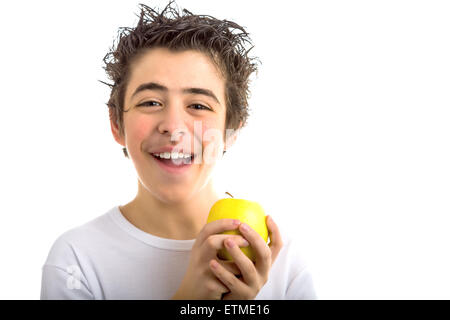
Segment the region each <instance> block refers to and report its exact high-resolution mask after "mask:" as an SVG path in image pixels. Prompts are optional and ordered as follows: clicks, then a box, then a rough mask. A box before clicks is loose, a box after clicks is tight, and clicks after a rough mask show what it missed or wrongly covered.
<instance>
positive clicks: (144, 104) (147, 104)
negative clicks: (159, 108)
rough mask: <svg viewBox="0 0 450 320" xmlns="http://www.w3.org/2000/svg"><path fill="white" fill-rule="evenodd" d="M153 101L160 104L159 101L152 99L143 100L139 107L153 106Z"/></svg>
mask: <svg viewBox="0 0 450 320" xmlns="http://www.w3.org/2000/svg"><path fill="white" fill-rule="evenodd" d="M153 103H157V104H160V103H159V102H156V101H153V100H150V101H145V102H142V103H140V104H138V105H137V106H138V107H141V106H152V104H153Z"/></svg>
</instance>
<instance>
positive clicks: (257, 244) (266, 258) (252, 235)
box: [239, 223, 272, 274]
mask: <svg viewBox="0 0 450 320" xmlns="http://www.w3.org/2000/svg"><path fill="white" fill-rule="evenodd" d="M239 231H240V232H241V234H242V235H243V236H244V238H246V239H247V240H248V242H250V245H251V246H252V248H253V251H254V252H255V265H256V268H257V269H258V272H259V273H260V274H266V273H268V271H269V269H270V266H271V264H272V262H271V255H272V252H271V251H270V248H269V246H268V245H267V243H266V242H265V241H264V239H263V238H262V237H261V236H260V235H259V233H258V232H256V231H255V230H254V229H253V228H251V227H250V226H249V225H248V224H246V223H242V224H241V226H240V227H239Z"/></svg>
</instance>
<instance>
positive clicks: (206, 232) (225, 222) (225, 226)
mask: <svg viewBox="0 0 450 320" xmlns="http://www.w3.org/2000/svg"><path fill="white" fill-rule="evenodd" d="M240 223H241V222H240V221H239V220H237V219H219V220H215V221H212V222H210V223H207V224H206V225H205V226H204V227H203V228H202V230H201V231H200V233H199V234H198V236H197V241H198V243H199V244H202V243H203V242H204V241H205V240H206V239H207V238H208V237H209V236H210V235H213V234H216V233H221V232H224V231H229V230H235V229H237V228H238V226H239V224H240Z"/></svg>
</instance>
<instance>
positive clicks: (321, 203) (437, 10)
mask: <svg viewBox="0 0 450 320" xmlns="http://www.w3.org/2000/svg"><path fill="white" fill-rule="evenodd" d="M145 3H147V4H156V5H158V6H159V7H163V6H164V5H165V4H166V1H152V2H145ZM137 4H138V2H135V1H111V0H108V1H98V0H96V1H77V2H74V1H14V2H13V1H1V2H0V27H1V29H0V32H1V39H0V46H1V50H0V67H1V68H0V72H1V77H0V90H1V100H0V106H1V109H0V110H1V120H2V121H1V125H0V136H1V139H2V140H1V145H0V148H1V158H0V159H1V160H0V161H1V166H0V177H1V178H0V195H1V223H0V249H1V251H0V252H1V253H0V257H1V266H0V268H1V273H0V277H1V278H0V283H1V285H0V298H2V299H38V298H39V292H40V281H41V278H40V277H41V266H42V264H43V263H44V261H45V259H46V257H47V254H48V251H49V249H50V247H51V245H52V243H53V242H54V240H55V239H56V238H57V237H58V236H59V235H60V234H61V233H63V232H65V231H66V230H68V229H69V228H72V227H75V226H78V225H80V224H82V223H85V222H87V221H89V220H91V219H93V218H95V217H97V216H99V215H101V214H103V213H105V212H106V211H107V210H108V209H110V208H111V207H112V206H114V205H118V204H125V203H126V202H128V201H130V200H131V199H132V198H133V197H134V195H135V192H136V175H135V171H134V169H133V167H132V165H131V163H130V161H129V160H127V159H125V158H124V157H123V155H122V151H121V147H120V146H119V145H118V144H116V143H115V141H114V140H113V138H112V135H111V133H110V127H109V121H108V115H107V107H106V105H105V103H106V101H107V100H108V88H107V87H106V86H105V85H103V84H101V83H100V82H98V80H103V81H106V80H107V78H106V76H105V74H104V71H103V69H102V66H103V64H102V59H103V57H104V55H105V54H106V52H107V51H108V48H109V47H110V46H111V45H112V41H113V39H114V38H115V37H116V31H117V29H118V28H119V27H122V26H133V25H134V24H135V23H136V22H137V16H136V14H137V13H138V6H137ZM178 4H179V6H180V7H185V8H187V9H188V10H190V11H191V12H193V13H197V14H209V15H213V16H215V17H217V18H219V19H228V20H233V21H236V22H237V23H239V24H241V25H243V26H244V27H246V28H247V30H248V31H249V32H250V35H251V37H252V39H253V41H254V44H255V48H254V50H253V51H252V52H253V54H254V55H256V56H258V57H259V58H260V60H261V62H262V65H261V66H260V72H259V74H258V77H257V78H255V81H254V82H253V84H252V98H251V101H250V104H251V106H250V107H251V112H252V113H251V117H250V120H249V125H248V126H247V127H246V128H245V129H244V130H243V131H242V133H241V136H240V137H239V139H238V141H237V143H236V145H235V146H234V147H233V148H232V149H231V150H230V151H229V152H228V153H227V155H226V156H225V158H224V160H223V162H222V163H221V164H220V165H219V166H218V167H217V171H216V177H215V180H216V181H217V182H218V187H220V188H223V189H224V190H226V191H229V192H231V193H233V194H234V196H235V197H241V198H248V199H253V200H256V201H259V202H260V203H261V204H262V205H263V207H264V208H265V209H266V211H267V213H270V214H271V215H272V216H273V217H274V219H275V220H276V221H277V222H278V224H279V225H280V226H282V228H283V230H284V232H291V233H292V234H293V235H294V236H295V237H297V239H298V241H299V242H300V243H301V246H302V248H303V249H302V250H303V253H304V257H305V258H306V259H307V261H308V263H309V265H310V267H311V270H312V272H313V276H314V281H315V285H316V289H317V293H318V295H319V298H321V299H432V298H437V299H443V298H446V299H449V298H450V275H449V270H450V257H449V247H450V233H449V226H450V218H449V214H450V169H449V163H450V144H449V142H450V125H449V121H450V94H449V93H450V92H449V88H450V87H449V86H450V59H449V57H450V45H449V43H450V42H449V36H450V19H449V16H450V5H449V3H448V2H447V1H431V0H427V1H393V0H390V1H295V2H294V1H242V0H227V1H181V0H179V1H178Z"/></svg>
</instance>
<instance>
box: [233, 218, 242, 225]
mask: <svg viewBox="0 0 450 320" xmlns="http://www.w3.org/2000/svg"><path fill="white" fill-rule="evenodd" d="M240 224H241V221H239V220H238V219H235V220H233V225H235V226H238V225H240Z"/></svg>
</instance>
